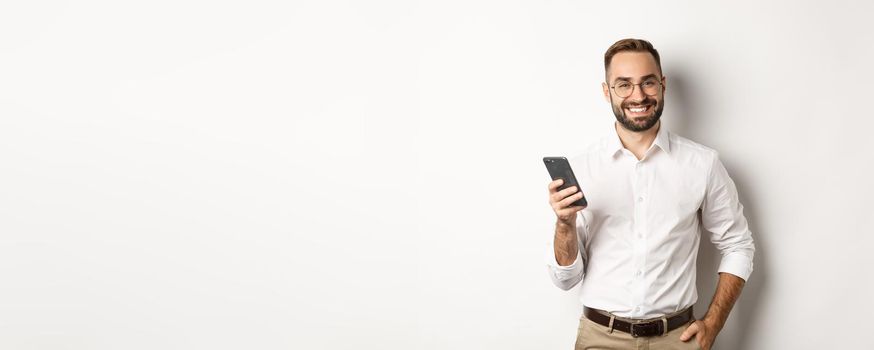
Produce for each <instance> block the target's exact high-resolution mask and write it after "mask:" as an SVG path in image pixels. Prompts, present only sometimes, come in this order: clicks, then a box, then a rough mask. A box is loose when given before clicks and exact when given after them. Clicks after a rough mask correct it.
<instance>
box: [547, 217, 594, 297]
mask: <svg viewBox="0 0 874 350" xmlns="http://www.w3.org/2000/svg"><path fill="white" fill-rule="evenodd" d="M585 230H586V223H585V219H584V218H583V215H580V212H577V221H576V234H577V243H578V244H577V246H578V249H577V257H576V259H574V262H573V263H572V264H570V265H568V266H561V265H559V264H558V261H557V260H556V258H555V247H554V244H555V232H554V231H553V232H552V234H550V239H549V240H548V241H549V244H548V246H547V252H546V257H545V258H546V266H547V269H548V270H549V277H550V279H552V283H553V284H555V285H556V286H557V287H558V288H561V289H562V290H569V289H571V288H573V287H574V286H575V285H577V283H580V282H581V281H582V280H583V275H584V271H585V260H586V259H585V253H584V252H585V251H584V249H583V247H584V244H583V239H584V237H585V234H583V233H584V232H585Z"/></svg>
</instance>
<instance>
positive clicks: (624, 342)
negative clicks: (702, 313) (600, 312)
mask: <svg viewBox="0 0 874 350" xmlns="http://www.w3.org/2000/svg"><path fill="white" fill-rule="evenodd" d="M692 322H694V320H692V321H689V323H688V324H686V325H683V326H680V327H677V328H676V329H674V330H672V331H670V332H668V333H667V334H665V335H660V336H659V335H656V336H652V337H638V338H635V337H632V336H631V334H628V333H625V332H623V331H619V330H613V332H610V329H609V328H607V327H606V326H602V325H600V324H597V323H595V322H593V321H592V320H589V319H588V318H586V317H585V316H580V327H579V329H577V345H576V347H575V350H625V349H634V350H686V349H688V350H700V349H701V348H700V347H698V343H697V342H695V338H694V337H693V338H692V339H689V341H687V342H683V341H682V340H680V335H681V334H683V331H685V330H686V327H688V326H689V324H692Z"/></svg>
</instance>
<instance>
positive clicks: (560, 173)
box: [543, 157, 589, 206]
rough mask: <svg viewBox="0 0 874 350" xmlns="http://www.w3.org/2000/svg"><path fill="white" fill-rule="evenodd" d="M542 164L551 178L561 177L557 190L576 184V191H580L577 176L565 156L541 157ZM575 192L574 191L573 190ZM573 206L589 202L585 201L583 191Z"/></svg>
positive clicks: (585, 204)
mask: <svg viewBox="0 0 874 350" xmlns="http://www.w3.org/2000/svg"><path fill="white" fill-rule="evenodd" d="M543 164H545V165H546V170H547V171H549V176H551V177H552V180H553V181H555V180H558V179H563V180H564V181H563V182H562V184H561V186H558V190H559V191H561V190H563V189H565V188H568V187H571V186H577V191H580V184H579V183H578V182H577V177H576V176H574V171H573V169H571V164H570V163H569V162H568V161H567V158H565V157H543ZM574 193H576V192H574ZM572 205H573V206H587V205H589V202H587V201H586V194H585V193H583V197H582V198H580V199H578V200H577V201H576V202H573V204H572Z"/></svg>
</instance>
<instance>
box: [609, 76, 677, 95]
mask: <svg viewBox="0 0 874 350" xmlns="http://www.w3.org/2000/svg"><path fill="white" fill-rule="evenodd" d="M664 78H665V77H661V78H660V79H658V80H656V81H657V82H658V83H659V91H658V92H656V93H655V94H653V95H650V94H648V93H646V91H643V83H645V82H646V80H644V81H642V82H639V83H637V84H634V83H632V82H630V81H629V82H628V83H629V84H631V92H630V93H629V94H628V96H631V95H634V87H635V86H637V87H638V88H639V89H640V92H642V93H643V94H644V95H647V96H656V95H658V94H659V92H662V90H664V89H665V84H664V83H662V79H664ZM617 85H618V83H617ZM610 89H611V90H613V94H614V95H616V97H619V98H628V96H622V95H619V93H618V92H616V85H613V86H611V87H610Z"/></svg>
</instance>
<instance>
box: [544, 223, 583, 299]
mask: <svg viewBox="0 0 874 350" xmlns="http://www.w3.org/2000/svg"><path fill="white" fill-rule="evenodd" d="M579 221H580V218H578V220H577V222H576V223H574V225H575V226H574V227H571V226H569V225H568V224H565V223H562V222H561V221H558V222H556V224H555V234H554V235H553V239H552V241H551V242H550V244H549V247H548V248H549V249H548V252H547V254H546V265H547V267H548V268H549V277H550V279H552V283H553V284H555V285H556V286H557V287H558V288H561V289H562V290H569V289H571V288H573V287H574V286H575V285H577V283H580V282H581V281H582V280H583V275H584V272H583V271H584V270H585V267H584V259H583V255H582V253H581V252H580V249H579V246H580V245H579V240H578V235H577V230H580V229H584V225H583V224H582V223H580V222H579Z"/></svg>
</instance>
